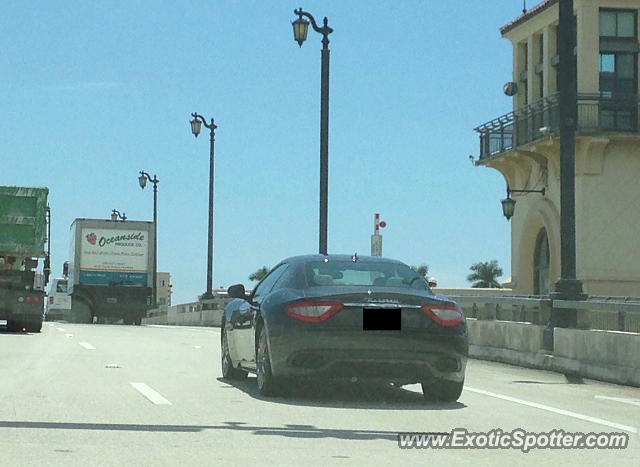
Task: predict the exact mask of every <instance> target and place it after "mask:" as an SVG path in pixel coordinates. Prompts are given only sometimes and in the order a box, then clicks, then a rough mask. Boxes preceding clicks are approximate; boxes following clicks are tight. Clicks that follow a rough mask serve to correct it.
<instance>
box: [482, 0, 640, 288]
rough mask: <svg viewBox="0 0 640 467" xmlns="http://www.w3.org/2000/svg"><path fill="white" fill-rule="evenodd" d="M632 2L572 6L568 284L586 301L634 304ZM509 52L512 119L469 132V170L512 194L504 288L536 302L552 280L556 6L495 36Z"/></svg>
mask: <svg viewBox="0 0 640 467" xmlns="http://www.w3.org/2000/svg"><path fill="white" fill-rule="evenodd" d="M639 10H640V0H574V12H575V17H576V44H577V47H576V53H575V57H576V64H577V92H578V101H577V117H578V118H577V122H576V123H577V131H576V150H575V171H576V172H575V210H576V212H575V221H576V275H577V279H579V280H581V281H582V282H583V288H584V290H585V292H587V293H589V294H591V295H607V296H613V295H625V296H629V295H631V296H639V295H640V203H639V202H638V199H639V198H640V184H639V181H640V132H639V131H640V127H639V125H638V123H639V122H638V102H639V101H638V67H639V64H638V11H639ZM501 33H502V36H503V37H504V38H506V39H508V40H509V41H510V42H511V43H512V45H513V78H512V82H515V83H516V87H515V90H516V93H515V95H514V96H513V112H511V113H509V114H507V115H504V116H502V117H499V118H496V119H494V120H492V121H490V122H488V123H486V124H484V125H481V126H479V127H477V128H476V131H478V132H479V133H480V142H481V144H480V146H481V149H480V157H479V160H478V162H477V164H478V165H482V166H485V167H490V168H493V169H496V170H498V171H499V172H500V173H502V175H503V176H504V178H505V181H506V183H507V185H508V186H509V187H510V188H511V189H515V190H518V189H524V190H541V189H543V188H544V189H545V193H544V194H541V193H520V194H513V195H512V197H513V199H515V200H516V207H515V213H514V215H513V217H512V219H511V275H512V279H511V280H512V282H511V286H512V287H513V289H514V290H515V291H516V292H518V293H524V294H545V293H547V292H549V291H553V290H554V285H555V282H556V280H558V279H559V277H560V165H559V163H560V156H559V153H560V145H559V132H558V127H559V122H558V97H557V66H558V62H559V59H558V54H557V50H558V47H557V40H558V0H547V1H543V2H541V3H539V4H538V5H536V6H535V7H533V8H531V9H530V10H528V11H527V12H526V13H523V14H522V15H521V16H520V17H518V18H516V19H515V20H513V21H512V22H511V23H509V24H507V25H505V26H503V27H502V28H501Z"/></svg>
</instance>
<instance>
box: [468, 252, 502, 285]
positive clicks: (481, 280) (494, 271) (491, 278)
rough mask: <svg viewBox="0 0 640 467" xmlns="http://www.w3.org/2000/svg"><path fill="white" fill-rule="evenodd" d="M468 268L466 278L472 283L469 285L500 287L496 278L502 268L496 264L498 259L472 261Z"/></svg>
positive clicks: (500, 273)
mask: <svg viewBox="0 0 640 467" xmlns="http://www.w3.org/2000/svg"><path fill="white" fill-rule="evenodd" d="M469 269H471V274H469V275H468V276H467V280H468V281H469V282H473V283H474V284H473V285H472V286H471V287H474V288H481V287H482V288H491V289H501V288H502V285H501V284H500V283H499V282H498V278H499V277H501V276H502V268H501V267H500V266H498V261H496V260H495V259H494V260H491V261H484V262H482V261H481V262H479V263H474V264H472V265H471V267H470V268H469Z"/></svg>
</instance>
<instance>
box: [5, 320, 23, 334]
mask: <svg viewBox="0 0 640 467" xmlns="http://www.w3.org/2000/svg"><path fill="white" fill-rule="evenodd" d="M7 331H12V332H22V323H21V322H20V321H15V320H14V321H8V322H7Z"/></svg>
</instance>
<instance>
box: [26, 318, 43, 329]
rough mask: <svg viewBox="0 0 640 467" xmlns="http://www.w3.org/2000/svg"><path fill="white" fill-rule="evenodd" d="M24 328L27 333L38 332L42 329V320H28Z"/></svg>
mask: <svg viewBox="0 0 640 467" xmlns="http://www.w3.org/2000/svg"><path fill="white" fill-rule="evenodd" d="M24 328H25V329H26V330H27V332H40V330H41V329H42V319H37V318H34V319H30V320H29V321H27V322H26V323H25V327H24Z"/></svg>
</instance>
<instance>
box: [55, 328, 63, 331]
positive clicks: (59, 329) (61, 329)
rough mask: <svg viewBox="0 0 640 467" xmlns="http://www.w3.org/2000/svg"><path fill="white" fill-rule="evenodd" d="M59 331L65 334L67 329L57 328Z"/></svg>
mask: <svg viewBox="0 0 640 467" xmlns="http://www.w3.org/2000/svg"><path fill="white" fill-rule="evenodd" d="M56 329H57V330H58V331H61V332H64V331H65V328H56Z"/></svg>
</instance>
